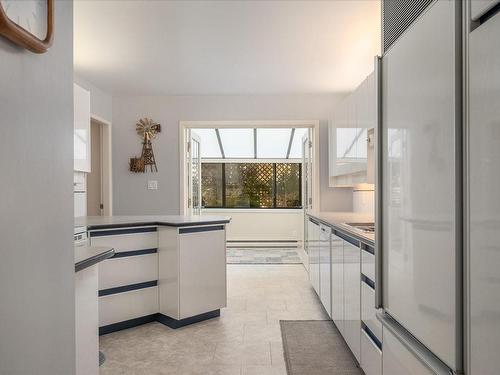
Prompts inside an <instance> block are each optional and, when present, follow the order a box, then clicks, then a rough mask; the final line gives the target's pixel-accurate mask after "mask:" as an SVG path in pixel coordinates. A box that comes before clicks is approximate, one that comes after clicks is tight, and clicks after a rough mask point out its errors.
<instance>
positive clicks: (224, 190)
mask: <svg viewBox="0 0 500 375" xmlns="http://www.w3.org/2000/svg"><path fill="white" fill-rule="evenodd" d="M221 165H222V208H227V207H226V163H221Z"/></svg>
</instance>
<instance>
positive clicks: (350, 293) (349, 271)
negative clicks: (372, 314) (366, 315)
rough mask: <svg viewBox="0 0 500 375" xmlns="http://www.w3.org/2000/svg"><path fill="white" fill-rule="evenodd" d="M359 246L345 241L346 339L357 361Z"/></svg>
mask: <svg viewBox="0 0 500 375" xmlns="http://www.w3.org/2000/svg"><path fill="white" fill-rule="evenodd" d="M360 251H361V250H360V247H359V244H358V245H356V244H353V243H350V242H349V241H347V240H346V241H344V301H345V307H344V308H345V311H344V316H345V320H344V338H345V340H346V342H347V344H348V345H349V348H351V351H352V353H353V354H354V356H355V357H356V359H357V360H358V362H359V360H360V352H361V341H360V340H361V337H360V336H361V254H360Z"/></svg>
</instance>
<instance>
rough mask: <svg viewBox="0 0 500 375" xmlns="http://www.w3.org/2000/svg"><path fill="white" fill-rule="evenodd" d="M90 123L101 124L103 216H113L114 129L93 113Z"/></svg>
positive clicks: (109, 123)
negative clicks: (112, 140)
mask: <svg viewBox="0 0 500 375" xmlns="http://www.w3.org/2000/svg"><path fill="white" fill-rule="evenodd" d="M90 121H93V122H95V123H97V124H99V126H100V128H101V201H102V204H103V206H104V208H103V209H102V210H101V212H102V215H103V216H111V215H113V158H112V148H111V147H112V146H111V145H112V142H111V139H112V127H111V122H109V121H107V120H105V119H103V118H102V117H99V116H97V115H95V114H93V113H91V114H90Z"/></svg>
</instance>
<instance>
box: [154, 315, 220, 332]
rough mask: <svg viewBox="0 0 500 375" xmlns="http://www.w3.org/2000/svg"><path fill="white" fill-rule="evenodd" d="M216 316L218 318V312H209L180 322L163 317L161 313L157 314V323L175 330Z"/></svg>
mask: <svg viewBox="0 0 500 375" xmlns="http://www.w3.org/2000/svg"><path fill="white" fill-rule="evenodd" d="M218 316H220V310H213V311H209V312H206V313H203V314H199V315H195V316H191V317H189V318H185V319H181V320H177V319H174V318H171V317H169V316H167V315H163V314H161V313H158V316H157V321H158V322H160V323H161V324H164V325H166V326H167V327H170V328H173V329H177V328H181V327H184V326H187V325H189V324H193V323H198V322H201V321H203V320H207V319H212V318H216V317H218Z"/></svg>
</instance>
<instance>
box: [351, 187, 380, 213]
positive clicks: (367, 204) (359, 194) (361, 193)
mask: <svg viewBox="0 0 500 375" xmlns="http://www.w3.org/2000/svg"><path fill="white" fill-rule="evenodd" d="M352 202H353V203H352V204H353V211H354V212H357V213H362V214H369V215H372V216H375V192H374V191H373V190H354V191H353V193H352Z"/></svg>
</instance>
